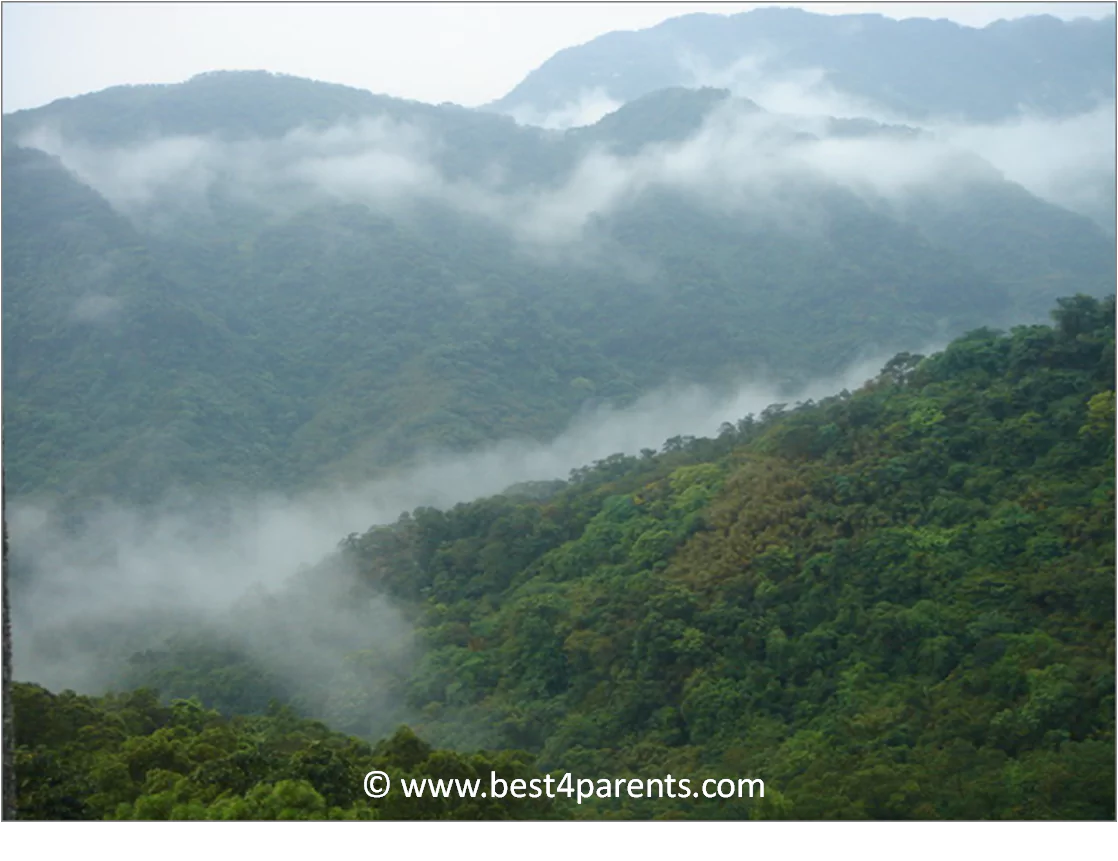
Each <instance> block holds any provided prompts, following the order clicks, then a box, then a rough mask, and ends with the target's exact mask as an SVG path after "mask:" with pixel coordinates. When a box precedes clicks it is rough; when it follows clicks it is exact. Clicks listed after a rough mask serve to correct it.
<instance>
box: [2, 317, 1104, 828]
mask: <svg viewBox="0 0 1118 861" xmlns="http://www.w3.org/2000/svg"><path fill="white" fill-rule="evenodd" d="M1114 314H1115V311H1114V299H1113V297H1110V298H1108V299H1106V300H1104V301H1101V302H1100V301H1098V300H1095V299H1091V298H1089V297H1086V296H1077V297H1070V298H1066V299H1063V300H1061V301H1060V302H1059V303H1058V305H1057V307H1056V308H1055V311H1054V314H1053V317H1054V322H1053V324H1052V325H1047V326H1045V325H1035V326H1020V327H1016V328H1014V329H1013V331H1012V332H1010V333H1008V334H1004V333H998V332H994V331H991V330H989V329H980V330H976V331H973V332H971V333H968V334H967V335H965V336H964V337H961V338H959V339H957V340H955V341H953V342H952V343H950V344H949V345H948V346H947V347H946V349H944V350H943V351H942V352H938V353H935V354H934V355H931V356H928V357H927V358H923V357H920V356H913V355H911V354H907V353H906V354H900V355H898V356H896V357H894V358H893V359H892V360H891V361H890V362H888V364H887V365H886V366H885V368H884V369H882V371H881V373H880V374H878V375H877V376H876V377H875V378H874V379H873V380H871V381H870V382H868V383H867V384H866V385H865V386H864V387H862V388H860V389H859V390H858V391H855V392H853V393H851V392H846V391H844V392H842V393H840V394H838V395H835V396H831V397H827V398H824V399H822V400H821V401H819V402H818V403H806V404H800V405H797V406H795V407H792V408H785V407H784V406H783V405H775V406H772V407H770V408H768V409H766V410H764V411H763V412H762V413H761V415H759V416H755V415H748V416H743V417H742V418H741V419H740V420H738V421H736V422H732V423H731V422H728V423H726V424H724V425H723V427H722V428H721V430H720V432H719V433H718V435H717V437H711V438H698V439H696V438H694V437H689V438H678V437H677V438H674V439H669V440H667V441H666V442H665V443H664V445H663V446H662V448H660V449H659V450H652V449H649V450H646V451H644V452H642V453H641V454H640V455H639V456H625V455H622V454H617V455H614V456H612V457H608V458H603V459H601V460H599V461H597V462H595V463H593V464H590V465H587V466H585V467H583V468H580V469H577V470H574V471H573V472H572V473H571V475H570V478H569V480H568V481H565V482H563V481H558V482H552V483H549V484H546V485H544V484H537V485H534V486H530V487H520V488H516V489H510V491H509V492H507V493H504V494H500V495H497V496H492V497H488V498H483V499H477V500H475V501H472V502H468V503H463V504H459V505H456V506H453V507H450V508H447V509H445V510H441V509H436V508H431V507H419V508H416V509H415V510H413V511H410V512H406V513H404V514H403V515H401V516H400V517H399V518H397V519H396V521H395V522H394V523H389V524H387V525H375V526H372V527H371V528H368V529H366V530H363V531H361V532H355V533H353V534H351V535H350V536H349V537H348V538H346V539H345V540H343V541H342V542H341V544H340V546H339V547H338V550H337V552H335V553H334V554H332V555H331V556H330V557H329V558H327V559H326V560H324V561H323V562H322V563H320V564H318V565H316V566H312V567H308V568H307V569H305V570H303V571H301V572H300V573H299V574H298V575H296V576H294V577H292V578H291V579H290V580H288V581H287V582H283V581H282V580H279V581H276V580H274V581H273V584H272V587H271V588H269V589H263V588H260V587H257V588H254V589H251V590H249V591H247V592H246V593H245V594H244V595H242V596H241V598H240V599H239V600H238V601H236V602H233V603H231V604H229V605H226V606H224V607H217V606H211V607H210V609H209V611H208V612H205V613H201V614H200V618H195V617H193V616H191V615H190V614H189V613H188V612H187V611H200V610H201V609H202V608H203V606H204V605H203V604H200V603H190V602H198V601H200V600H206V599H207V598H208V599H211V600H212V589H213V586H214V585H216V584H217V583H218V582H219V577H218V576H215V569H218V568H220V567H221V558H222V557H221V555H220V552H219V550H218V548H217V545H218V544H219V543H220V542H213V541H211V542H199V541H197V540H191V539H189V538H185V539H183V540H182V541H181V543H179V544H178V545H176V544H175V543H174V542H173V541H172V540H170V536H169V535H167V534H164V535H163V536H153V534H152V533H153V531H154V530H149V531H148V532H147V533H146V536H147V539H148V544H147V545H146V546H145V548H143V549H141V552H139V553H138V554H137V559H136V560H133V561H139V562H140V563H141V566H142V567H150V566H148V565H146V559H147V558H150V556H149V554H150V553H151V552H158V553H159V557H158V558H161V559H163V560H165V562H166V563H167V564H168V565H177V566H180V567H177V568H175V569H174V570H175V571H181V572H182V574H181V576H183V577H184V580H185V581H184V580H179V579H177V578H175V577H170V576H164V577H163V578H162V580H161V587H160V588H159V590H158V591H157V592H155V593H152V594H151V595H148V596H146V597H142V596H141V590H140V588H139V587H140V585H141V583H142V582H143V581H140V580H136V581H133V582H131V583H129V581H127V580H126V579H122V580H120V581H116V582H114V585H113V587H112V588H111V589H108V590H106V592H105V593H104V594H101V595H97V596H93V597H91V598H90V600H87V601H83V602H81V603H80V604H79V603H77V602H74V601H73V600H72V596H73V595H75V594H80V589H81V588H82V587H81V586H80V585H77V584H76V583H75V582H74V580H72V578H74V579H80V580H82V581H83V582H84V581H85V580H87V579H88V577H89V576H90V573H91V572H96V574H97V575H98V576H100V575H102V573H104V572H108V571H109V570H110V569H111V568H112V566H113V563H112V562H111V561H109V560H107V559H106V558H105V554H99V553H98V551H97V550H96V544H97V542H98V540H99V539H104V538H106V537H107V533H108V530H105V529H99V528H94V529H92V530H91V532H90V534H89V535H76V536H72V537H63V536H62V534H61V533H58V532H53V533H51V532H50V531H49V530H48V534H51V535H53V536H54V541H53V546H54V547H55V549H61V551H62V552H61V553H59V554H58V555H56V556H54V557H53V558H51V559H49V560H47V561H48V562H49V564H44V565H43V567H42V569H41V570H40V571H39V572H38V573H37V579H38V580H39V582H38V584H37V585H38V589H39V590H41V591H40V595H41V597H40V601H39V602H38V603H37V604H35V605H33V607H32V608H29V609H35V610H37V611H38V615H37V616H36V614H35V613H33V612H32V613H24V614H23V618H24V619H25V622H26V621H32V622H34V624H33V625H30V626H25V627H24V629H23V634H22V636H23V638H25V640H27V641H29V646H30V647H31V648H30V649H29V652H28V653H27V654H28V655H29V658H28V665H34V666H37V667H39V668H40V669H41V670H42V671H44V672H46V671H47V663H46V662H48V661H50V660H53V661H55V662H56V663H55V667H54V670H55V672H57V671H59V670H61V671H63V672H73V671H74V669H75V667H77V666H81V664H82V663H83V662H84V661H86V660H88V657H89V654H90V653H91V652H93V651H100V652H102V656H103V657H104V658H106V659H115V676H113V680H112V686H113V687H116V688H117V689H120V687H121V686H124V687H133V686H141V685H142V686H150V687H154V688H157V689H158V690H160V691H162V692H163V694H164V695H165V696H166V697H169V698H175V697H197V698H198V699H197V700H185V699H180V700H177V701H176V702H173V703H172V705H171V706H170V707H169V708H168V707H166V706H161V705H160V704H159V703H158V702H157V701H156V699H155V697H154V696H152V695H151V694H149V693H145V692H143V691H140V692H138V693H132V694H127V695H119V694H118V695H112V696H107V697H99V698H90V697H84V696H77V695H75V694H73V693H72V692H69V693H63V694H61V695H51V694H49V693H47V692H46V691H45V690H43V689H42V688H39V687H35V686H32V685H18V686H16V690H15V695H16V701H17V712H16V713H17V728H19V727H21V726H22V728H21V729H20V730H19V735H18V736H17V737H18V738H19V740H20V745H21V746H20V748H19V750H18V752H17V757H18V758H17V763H18V769H17V771H18V773H19V774H20V779H21V781H22V783H21V790H20V794H19V799H20V800H19V803H20V816H21V817H22V818H29V819H42V818H75V819H102V818H118V819H215V818H216V819H220V818H258V819H280V818H286V819H303V818H318V819H324V818H331V819H336V818H365V817H371V818H423V819H425V818H475V817H482V818H505V817H514V818H519V817H522V816H527V817H533V818H551V817H564V818H584V819H603V818H622V819H654V818H655V819H678V818H689V819H797V820H802V819H889V820H896V819H906V820H908V819H955V820H976V819H982V820H991V819H992V820H1006V819H1009V820H1020V819H1044V820H1051V819H1059V820H1087V819H1090V820H1107V819H1113V817H1114V810H1115V795H1114V778H1115V770H1114V763H1115V749H1114V725H1115V724H1114V721H1115V718H1114V648H1113V646H1114V599H1115V591H1114V565H1115V556H1114V490H1115V482H1114V476H1115V464H1114V451H1115V450H1114V381H1115V378H1114V348H1115V336H1114ZM310 510H311V509H308V512H307V514H305V515H304V516H307V515H309V513H310ZM104 525H105V524H102V526H104ZM109 525H110V526H111V524H109ZM111 528H112V529H115V530H119V528H120V527H119V525H116V526H111ZM164 531H165V532H166V531H167V530H164ZM259 534H260V537H261V538H267V539H268V540H269V541H270V542H273V543H282V538H281V536H279V535H276V534H272V535H270V536H268V535H267V533H266V532H263V531H262V532H260V533H259ZM68 553H73V554H75V555H73V556H70V557H69V561H67V554H68ZM97 555H101V557H102V558H101V559H99V560H98V559H94V558H92V557H94V556H97ZM124 555H125V554H122V555H121V560H120V564H121V567H122V568H123V567H124V566H126V565H127V564H128V563H127V562H125V561H124ZM83 557H84V559H85V561H84V562H83V561H82V559H83ZM183 557H187V558H188V559H189V560H190V564H185V565H184V564H183V561H182V560H183ZM138 573H140V572H138V571H133V572H132V575H133V576H135V575H136V574H138ZM141 576H148V577H149V578H150V571H145V572H143V574H142V575H141ZM207 576H208V578H209V580H210V585H208V586H206V587H205V588H202V587H201V586H200V585H199V584H197V583H194V582H191V581H193V580H194V579H196V578H197V579H203V580H205V578H206V577H207ZM241 576H243V574H242V573H241V572H240V571H239V570H237V569H230V570H229V572H228V575H227V576H226V578H225V579H233V578H235V577H241ZM148 582H151V581H150V579H149V581H148ZM31 591H33V590H31ZM27 592H28V590H27V589H26V587H25V588H24V589H21V590H20V593H18V594H17V598H21V599H22V598H24V597H25V596H26V594H27ZM63 596H71V597H70V599H67V598H66V597H63ZM144 601H146V602H147V603H146V604H145V603H143V602H144ZM128 602H135V603H133V604H132V606H129V604H128ZM16 606H17V608H19V607H21V606H23V605H22V603H21V601H17V604H16ZM128 636H131V637H133V638H135V639H133V640H132V641H131V644H132V650H131V651H129V649H128V648H127V646H128V645H129V641H128V640H127V637H128ZM137 644H139V645H137ZM113 649H116V650H117V651H116V653H115V654H113ZM17 666H18V665H17ZM207 708H215V709H218V710H220V711H221V712H222V713H224V715H225V717H222V716H220V715H219V714H217V713H215V712H213V711H208V710H207ZM300 713H301V714H302V715H304V716H308V717H312V718H317V719H320V720H324V721H326V722H327V723H328V724H329V725H330V726H331V727H332V728H334V729H337V730H343V731H345V732H349V733H353V734H355V735H356V736H359V737H360V739H365V740H369V741H372V740H376V739H384V740H383V741H380V742H379V743H378V744H377V745H376V746H375V747H373V748H371V747H370V745H369V744H368V743H367V741H364V740H360V739H359V738H349V739H346V738H344V737H342V736H340V735H335V734H333V733H330V732H327V731H326V729H325V728H324V727H323V726H322V725H320V724H314V723H311V722H309V721H306V720H299V719H298V717H297V715H298V714H300ZM20 716H22V719H23V720H24V721H25V723H24V724H23V725H21V724H20V723H19V719H20ZM230 716H235V717H232V718H231V717H230ZM400 723H407V724H408V725H410V727H412V729H411V730H408V729H404V730H399V731H397V732H396V733H395V734H394V735H392V731H393V728H394V727H396V726H397V725H398V724H400ZM417 734H418V736H419V738H417V737H416V735H417ZM389 736H391V737H389ZM420 739H423V741H420ZM431 744H434V745H437V746H439V747H444V748H449V749H450V750H443V751H441V752H440V751H433V750H432V749H431V747H430V745H431ZM479 749H484V750H486V751H489V752H488V753H478V754H474V753H472V752H473V751H477V750H479ZM452 751H456V752H452ZM466 752H471V753H470V754H468V755H467V753H466ZM371 767H377V768H383V769H385V770H387V771H388V773H389V774H391V775H392V776H393V778H394V779H396V780H400V779H410V778H411V777H412V776H414V775H416V774H428V775H431V776H432V777H433V778H446V779H449V778H461V779H469V780H475V779H478V778H481V779H482V780H483V781H484V780H488V770H489V769H494V770H497V771H498V772H499V773H501V774H503V775H509V776H513V775H515V776H520V777H522V778H523V779H531V778H532V777H533V776H535V777H537V778H539V777H541V776H542V775H543V774H544V773H547V774H551V775H555V776H556V778H558V776H559V775H561V774H563V773H570V774H573V775H574V776H575V777H581V776H582V775H597V774H605V775H609V776H610V777H611V778H625V779H630V778H633V779H640V780H645V779H650V778H653V777H655V778H662V777H663V776H664V775H668V774H671V775H675V776H676V777H677V778H681V777H686V778H687V779H689V780H690V789H691V791H692V793H693V794H691V793H689V794H683V793H682V792H680V793H679V794H678V795H674V796H671V797H665V796H664V795H663V794H660V795H659V796H657V795H653V794H652V793H649V795H648V796H647V797H641V796H640V795H637V796H633V795H626V794H617V793H616V792H615V791H612V784H611V786H610V788H611V791H609V792H602V791H595V792H594V793H592V795H590V796H588V797H582V796H580V797H579V798H578V800H577V802H574V799H573V798H572V794H571V793H567V794H564V793H563V791H562V788H561V785H560V788H559V789H558V790H557V793H556V794H555V795H552V796H551V797H550V798H543V797H540V796H535V798H536V799H538V800H537V801H531V800H525V801H523V802H517V803H516V804H510V805H508V806H506V805H504V804H501V805H497V806H492V800H491V799H490V801H488V802H484V803H482V802H472V801H460V802H455V801H452V800H444V801H442V802H438V803H436V802H435V801H433V800H432V801H431V802H430V803H428V802H423V803H422V804H420V803H419V802H416V804H415V806H414V807H411V808H406V807H402V806H400V805H401V802H400V801H399V795H398V794H396V795H392V796H389V797H388V798H386V799H379V800H375V801H367V800H366V799H364V798H363V797H362V796H361V795H359V790H358V786H359V777H360V775H361V774H362V773H364V772H365V771H366V770H367V769H369V768H371ZM727 775H729V776H731V777H732V778H735V779H736V778H742V777H748V778H760V779H763V781H764V784H765V791H764V797H763V798H761V797H758V796H753V797H749V796H746V797H741V796H739V797H731V798H729V799H727V798H725V797H721V798H714V797H710V796H708V797H702V796H701V795H700V794H699V787H700V781H701V780H703V779H706V780H713V779H715V778H723V777H725V776H727ZM594 788H595V789H596V790H597V788H598V785H597V784H594ZM751 795H752V793H751ZM478 804H480V805H481V806H480V807H478V806H477V805H478Z"/></svg>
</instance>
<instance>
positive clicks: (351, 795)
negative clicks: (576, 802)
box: [13, 683, 554, 820]
mask: <svg viewBox="0 0 1118 861" xmlns="http://www.w3.org/2000/svg"><path fill="white" fill-rule="evenodd" d="M13 698H14V700H15V715H16V719H15V726H16V733H17V735H18V741H19V747H18V749H17V751H16V760H15V763H16V766H15V772H16V779H17V798H18V806H17V815H18V817H19V818H21V819H55V820H57V819H206V820H237V819H242V820H243V819H254V820H260V819H267V820H276V819H278V820H297V819H331V820H339V819H350V820H352V819H547V818H553V807H554V801H553V800H551V799H547V798H540V799H531V798H523V799H509V798H505V799H492V798H490V799H485V798H481V797H475V798H462V797H460V796H457V795H449V796H448V795H444V796H441V797H433V796H432V795H431V793H430V792H427V793H426V794H425V796H424V797H422V798H420V797H410V798H409V797H407V796H406V795H405V794H404V793H403V791H402V790H401V788H400V784H401V782H402V781H412V780H423V779H425V778H432V777H433V778H435V779H443V780H452V779H455V778H457V779H459V780H476V779H477V778H478V777H482V778H483V779H484V780H485V781H486V782H488V781H489V775H490V772H495V773H496V774H498V775H499V776H500V777H501V778H502V779H504V780H509V781H511V780H514V779H517V778H521V779H525V778H531V777H534V776H535V771H534V769H533V767H532V766H533V762H532V758H531V757H530V756H528V755H526V754H523V753H516V752H502V753H497V754H492V755H485V754H472V755H463V754H458V753H453V752H451V751H446V750H434V749H432V748H431V746H430V745H428V744H425V743H424V742H423V741H421V740H420V739H418V738H416V736H415V734H414V733H412V732H411V731H409V730H408V729H406V728H402V729H400V730H399V731H397V732H396V733H395V734H394V735H393V736H392V737H391V738H388V739H385V740H384V741H381V742H379V743H378V744H376V745H375V746H370V745H368V744H366V743H364V742H361V741H358V740H356V739H353V738H347V737H346V736H343V735H339V734H338V733H335V732H331V731H330V730H328V729H327V728H326V727H325V726H323V725H322V724H320V723H316V722H313V721H307V720H302V719H300V718H298V717H296V716H295V715H294V714H293V713H292V712H291V711H290V709H287V708H284V707H280V706H273V707H272V708H271V709H270V710H269V713H268V714H267V715H266V716H261V717H251V718H245V717H239V718H233V719H229V718H224V717H222V716H220V715H219V714H218V713H217V712H214V711H209V710H207V709H204V708H202V707H201V705H199V704H198V702H197V701H195V700H175V701H174V702H172V703H170V704H169V705H161V704H160V702H159V700H158V698H157V697H156V696H155V695H154V694H153V693H152V692H151V691H146V690H138V691H135V692H133V693H129V694H121V695H110V696H106V697H100V698H91V697H83V696H78V695H76V694H74V693H73V692H64V693H62V694H58V695H55V694H51V693H49V692H48V691H46V690H44V689H43V688H41V687H38V686H37V685H30V684H22V683H17V684H16V685H15V686H14V694H13ZM372 770H379V771H383V772H385V773H386V774H388V775H389V776H390V778H391V779H392V780H393V783H394V789H395V791H392V792H389V793H388V795H386V796H385V797H384V798H381V799H376V800H374V799H370V798H369V797H367V796H366V794H365V792H364V790H363V787H362V778H363V777H364V775H365V774H366V773H368V772H369V771H372Z"/></svg>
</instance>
